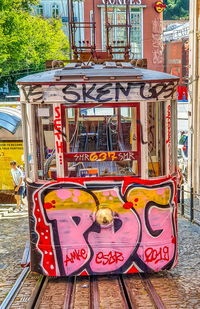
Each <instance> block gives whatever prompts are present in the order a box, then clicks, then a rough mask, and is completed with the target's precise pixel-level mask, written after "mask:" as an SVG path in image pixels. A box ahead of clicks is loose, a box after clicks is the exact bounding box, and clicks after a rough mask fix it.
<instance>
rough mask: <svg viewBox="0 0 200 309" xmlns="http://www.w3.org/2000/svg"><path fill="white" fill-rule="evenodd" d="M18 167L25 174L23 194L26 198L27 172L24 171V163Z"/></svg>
mask: <svg viewBox="0 0 200 309" xmlns="http://www.w3.org/2000/svg"><path fill="white" fill-rule="evenodd" d="M17 167H18V168H19V169H20V170H21V171H22V174H23V181H24V194H23V198H25V196H26V175H25V172H24V167H23V165H18V166H17Z"/></svg>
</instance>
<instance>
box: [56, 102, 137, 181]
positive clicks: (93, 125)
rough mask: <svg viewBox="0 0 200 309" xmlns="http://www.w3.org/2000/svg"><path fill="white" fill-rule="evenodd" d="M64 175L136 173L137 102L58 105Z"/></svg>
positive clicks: (122, 174) (87, 175) (120, 174)
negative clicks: (60, 121) (60, 108)
mask: <svg viewBox="0 0 200 309" xmlns="http://www.w3.org/2000/svg"><path fill="white" fill-rule="evenodd" d="M62 126H63V132H65V133H64V137H63V152H64V176H65V177H95V176H96V177H97V176H98V177H103V176H126V175H130V176H140V174H141V166H140V165H141V164H140V125H139V104H131V106H130V107H122V106H120V107H113V106H109V107H104V106H103V107H92V108H91V107H84V108H82V107H79V108H71V107H70V108H67V107H65V106H62Z"/></svg>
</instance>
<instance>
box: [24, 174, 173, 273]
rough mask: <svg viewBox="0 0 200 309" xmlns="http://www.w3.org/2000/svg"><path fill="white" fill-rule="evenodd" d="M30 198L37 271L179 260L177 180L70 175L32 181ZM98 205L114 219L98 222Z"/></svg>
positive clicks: (121, 269)
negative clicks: (35, 183)
mask: <svg viewBox="0 0 200 309" xmlns="http://www.w3.org/2000/svg"><path fill="white" fill-rule="evenodd" d="M33 190H34V191H33ZM30 196H32V200H31V202H30V205H29V206H30V231H31V233H30V235H31V249H32V258H31V269H32V270H33V271H37V272H41V273H44V274H46V275H50V276H69V275H86V274H88V275H91V274H95V275H96V274H106V273H109V274H110V273H134V272H152V271H160V270H163V269H169V268H171V267H174V266H175V265H176V263H177V243H176V186H175V179H169V178H168V179H164V178H163V179H162V182H160V180H149V181H144V180H139V179H137V178H134V183H133V178H132V177H124V178H123V177H121V178H120V177H118V178H117V180H116V181H113V179H109V178H108V180H107V179H105V178H104V179H100V178H98V179H89V180H86V179H82V178H79V179H77V178H76V179H65V180H64V181H60V182H51V183H48V184H45V185H43V186H39V187H37V188H35V189H33V185H31V186H29V197H30ZM99 209H110V210H111V212H110V213H111V215H112V221H111V222H110V223H108V224H105V225H101V224H99V223H98V222H97V221H98V220H97V213H98V210H99ZM108 214H109V211H108Z"/></svg>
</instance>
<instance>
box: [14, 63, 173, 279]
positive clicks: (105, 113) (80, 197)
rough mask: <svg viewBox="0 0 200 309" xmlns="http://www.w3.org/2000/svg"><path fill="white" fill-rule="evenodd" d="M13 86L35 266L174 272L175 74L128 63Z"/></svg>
mask: <svg viewBox="0 0 200 309" xmlns="http://www.w3.org/2000/svg"><path fill="white" fill-rule="evenodd" d="M17 83H18V87H19V89H20V97H21V99H20V101H21V110H22V119H23V136H24V158H25V166H26V180H27V191H28V193H27V195H28V196H27V198H28V208H29V226H30V246H31V270H32V271H34V272H38V273H42V274H44V275H46V276H73V275H101V274H125V273H126V274H127V273H138V272H158V271H161V270H165V269H170V268H172V267H174V266H176V264H177V208H176V207H177V189H176V173H177V128H176V108H177V106H176V103H177V102H176V99H177V85H178V78H177V77H175V76H172V75H169V74H166V73H160V72H155V71H149V70H146V69H142V68H136V67H134V66H133V65H132V64H131V63H130V62H121V63H119V62H118V63H116V62H105V63H104V64H88V65H87V68H85V67H84V64H81V63H69V64H67V65H66V66H65V67H63V68H59V69H56V70H52V71H46V72H43V73H38V74H34V75H30V76H27V77H24V78H22V79H20V80H18V82H17Z"/></svg>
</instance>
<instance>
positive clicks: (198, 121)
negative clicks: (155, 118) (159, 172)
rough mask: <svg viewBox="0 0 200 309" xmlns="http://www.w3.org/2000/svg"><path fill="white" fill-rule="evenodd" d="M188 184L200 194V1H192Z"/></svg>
mask: <svg viewBox="0 0 200 309" xmlns="http://www.w3.org/2000/svg"><path fill="white" fill-rule="evenodd" d="M189 44H190V47H189V115H188V116H189V117H188V118H189V145H188V146H189V147H188V149H189V153H188V184H189V186H190V187H193V188H194V192H196V193H200V79H199V75H200V0H190V36H189Z"/></svg>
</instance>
